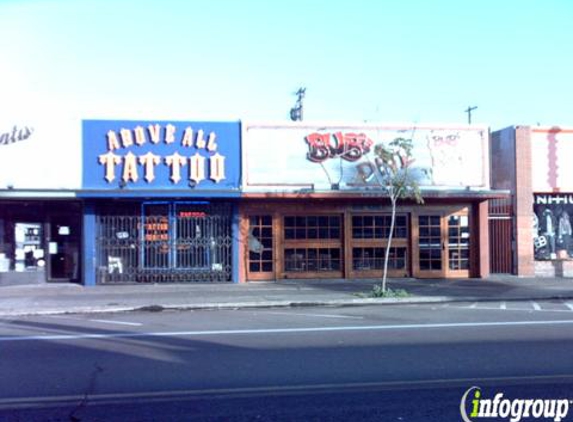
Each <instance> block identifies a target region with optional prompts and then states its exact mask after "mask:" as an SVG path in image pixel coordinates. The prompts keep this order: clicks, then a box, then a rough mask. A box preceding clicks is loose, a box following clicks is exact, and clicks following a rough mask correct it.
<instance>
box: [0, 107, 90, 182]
mask: <svg viewBox="0 0 573 422" xmlns="http://www.w3.org/2000/svg"><path fill="white" fill-rule="evenodd" d="M81 139H82V138H81V121H80V120H79V119H72V118H56V117H45V118H42V117H17V118H16V117H12V118H9V117H7V116H3V117H2V118H1V119H0V190H5V189H15V190H16V189H40V190H42V189H64V190H66V189H79V188H80V187H81V164H82V154H81V148H82V143H81Z"/></svg>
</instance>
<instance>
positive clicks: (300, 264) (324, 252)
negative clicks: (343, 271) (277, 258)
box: [285, 248, 340, 272]
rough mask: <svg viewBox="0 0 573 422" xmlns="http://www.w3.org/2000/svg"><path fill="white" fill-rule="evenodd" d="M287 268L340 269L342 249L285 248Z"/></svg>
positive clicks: (310, 270) (299, 270) (292, 269)
mask: <svg viewBox="0 0 573 422" xmlns="http://www.w3.org/2000/svg"><path fill="white" fill-rule="evenodd" d="M285 270H286V271H293V272H315V271H318V272H321V271H340V249H339V248H293V249H285Z"/></svg>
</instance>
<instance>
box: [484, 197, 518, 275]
mask: <svg viewBox="0 0 573 422" xmlns="http://www.w3.org/2000/svg"><path fill="white" fill-rule="evenodd" d="M512 227H513V207H512V205H511V197H507V198H499V199H492V200H490V201H489V256H490V271H491V272H492V273H494V274H512V273H513V254H512V249H511V244H512V238H513V229H512Z"/></svg>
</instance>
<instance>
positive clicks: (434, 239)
mask: <svg viewBox="0 0 573 422" xmlns="http://www.w3.org/2000/svg"><path fill="white" fill-rule="evenodd" d="M416 223H417V224H416V226H417V227H415V229H416V230H417V236H414V239H413V242H414V246H415V249H416V251H415V252H417V253H413V256H414V260H415V261H416V262H415V264H417V265H414V268H415V274H414V276H415V277H420V278H441V277H469V274H470V266H471V265H470V233H471V231H470V218H469V213H468V209H467V208H458V209H457V210H453V209H452V210H444V211H443V212H436V213H435V214H429V213H428V214H423V215H418V217H417V219H416ZM416 243H417V245H416ZM416 246H417V248H416Z"/></svg>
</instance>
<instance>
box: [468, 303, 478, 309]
mask: <svg viewBox="0 0 573 422" xmlns="http://www.w3.org/2000/svg"><path fill="white" fill-rule="evenodd" d="M477 306H478V303H477V302H474V303H472V304H471V305H470V307H469V308H470V309H475V308H477Z"/></svg>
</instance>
